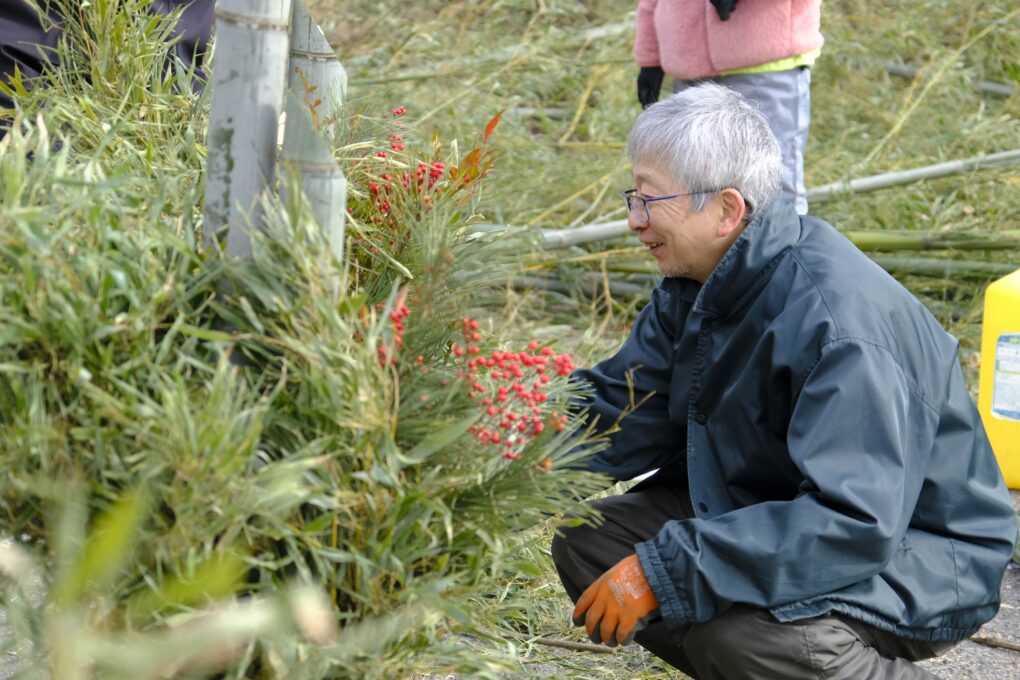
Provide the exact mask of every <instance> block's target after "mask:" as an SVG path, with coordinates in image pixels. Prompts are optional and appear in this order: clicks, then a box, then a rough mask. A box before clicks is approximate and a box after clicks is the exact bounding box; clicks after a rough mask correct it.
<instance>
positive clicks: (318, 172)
mask: <svg viewBox="0 0 1020 680" xmlns="http://www.w3.org/2000/svg"><path fill="white" fill-rule="evenodd" d="M288 71H289V78H288V81H289V82H288V84H289V87H290V93H289V95H288V97H287V123H286V131H285V133H284V138H283V148H282V150H281V158H282V161H283V163H284V164H285V165H287V166H288V167H289V168H291V169H293V170H295V171H297V172H298V174H299V176H300V183H301V190H302V192H304V194H305V197H306V198H307V199H308V202H309V204H310V205H311V208H312V213H313V214H314V215H315V219H316V221H318V223H319V225H320V226H321V227H322V229H323V230H324V232H325V233H326V237H327V239H328V242H329V248H330V252H331V254H332V256H333V257H334V258H336V261H337V262H340V261H342V260H343V243H344V218H345V216H346V214H345V211H344V207H345V206H346V204H347V179H346V178H345V177H344V174H343V171H342V170H341V169H340V165H339V164H338V163H337V162H336V159H335V158H334V156H333V148H332V144H331V142H332V141H333V140H334V137H335V134H336V129H337V125H338V123H339V120H340V115H341V112H342V109H343V101H344V97H345V96H346V93H347V73H346V72H345V71H344V67H343V65H341V63H340V60H339V59H337V57H336V54H334V52H333V49H332V48H331V47H330V46H329V43H328V42H327V41H326V37H325V36H324V35H323V33H322V29H320V28H319V26H318V24H316V23H315V21H314V20H313V19H312V17H311V15H310V14H309V13H308V10H306V9H305V7H304V5H303V4H302V3H301V2H300V1H298V2H295V3H294V14H293V17H292V25H291V45H290V62H289V67H288Z"/></svg>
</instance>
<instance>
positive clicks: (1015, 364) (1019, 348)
mask: <svg viewBox="0 0 1020 680" xmlns="http://www.w3.org/2000/svg"><path fill="white" fill-rule="evenodd" d="M992 415H995V416H998V417H1000V418H1008V419H1010V420H1017V421H1020V333H1003V334H1002V335H1000V336H999V340H998V342H997V343H995V380H994V381H993V382H992Z"/></svg>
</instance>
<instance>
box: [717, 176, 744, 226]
mask: <svg viewBox="0 0 1020 680" xmlns="http://www.w3.org/2000/svg"><path fill="white" fill-rule="evenodd" d="M716 200H717V201H719V208H720V212H719V226H718V235H719V236H720V237H721V238H729V237H730V236H733V234H734V232H738V233H739V231H740V230H741V229H742V228H743V226H744V218H745V217H746V216H747V204H746V203H744V197H743V196H742V195H741V194H740V192H739V191H737V190H736V189H733V188H727V189H723V190H722V191H720V192H719V193H718V194H717V195H716Z"/></svg>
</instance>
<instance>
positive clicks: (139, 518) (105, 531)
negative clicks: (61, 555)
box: [54, 489, 149, 607]
mask: <svg viewBox="0 0 1020 680" xmlns="http://www.w3.org/2000/svg"><path fill="white" fill-rule="evenodd" d="M148 507H149V499H148V494H146V493H145V491H144V490H142V489H135V490H133V491H129V492H128V493H126V494H125V495H124V496H122V497H121V499H120V500H118V501H117V502H116V503H115V504H114V505H113V506H111V507H110V508H109V509H108V510H107V511H106V512H104V513H103V514H102V515H100V516H99V518H98V519H97V520H96V522H95V526H94V528H93V529H92V532H91V533H90V534H89V536H88V539H87V540H86V543H85V550H84V551H83V552H82V554H81V555H80V556H79V558H78V560H77V561H76V563H75V564H74V565H73V566H72V568H71V569H70V570H69V571H68V572H67V573H66V574H64V575H63V577H62V578H61V579H60V581H58V583H57V584H56V587H55V588H54V601H55V602H56V603H57V604H58V605H60V606H65V607H66V606H68V605H71V604H74V603H75V602H77V601H78V600H79V599H80V598H81V597H82V595H84V594H85V592H86V591H87V590H89V589H90V588H100V587H102V586H103V585H105V584H107V583H109V581H110V580H111V579H112V578H113V577H114V576H116V575H117V573H118V572H119V571H120V570H121V568H122V567H124V566H125V564H126V562H127V557H128V555H129V554H130V552H131V549H132V548H133V546H134V541H135V536H136V535H137V533H138V529H139V528H140V527H141V525H142V522H143V521H144V518H145V514H146V511H147V509H148Z"/></svg>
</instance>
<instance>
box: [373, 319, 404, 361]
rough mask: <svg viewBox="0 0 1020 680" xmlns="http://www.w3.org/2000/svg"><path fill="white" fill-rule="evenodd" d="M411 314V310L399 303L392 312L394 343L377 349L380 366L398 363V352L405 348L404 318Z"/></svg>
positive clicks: (385, 344)
mask: <svg viewBox="0 0 1020 680" xmlns="http://www.w3.org/2000/svg"><path fill="white" fill-rule="evenodd" d="M410 314H411V310H410V309H408V308H407V305H404V304H398V305H397V308H396V309H395V310H394V311H392V312H390V321H391V322H392V323H393V344H392V345H390V344H387V343H384V344H382V345H380V346H379V349H377V350H376V352H377V353H378V360H379V365H380V366H392V365H393V364H395V363H397V352H398V351H400V350H401V349H403V348H404V319H406V318H407V317H408V316H410Z"/></svg>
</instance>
